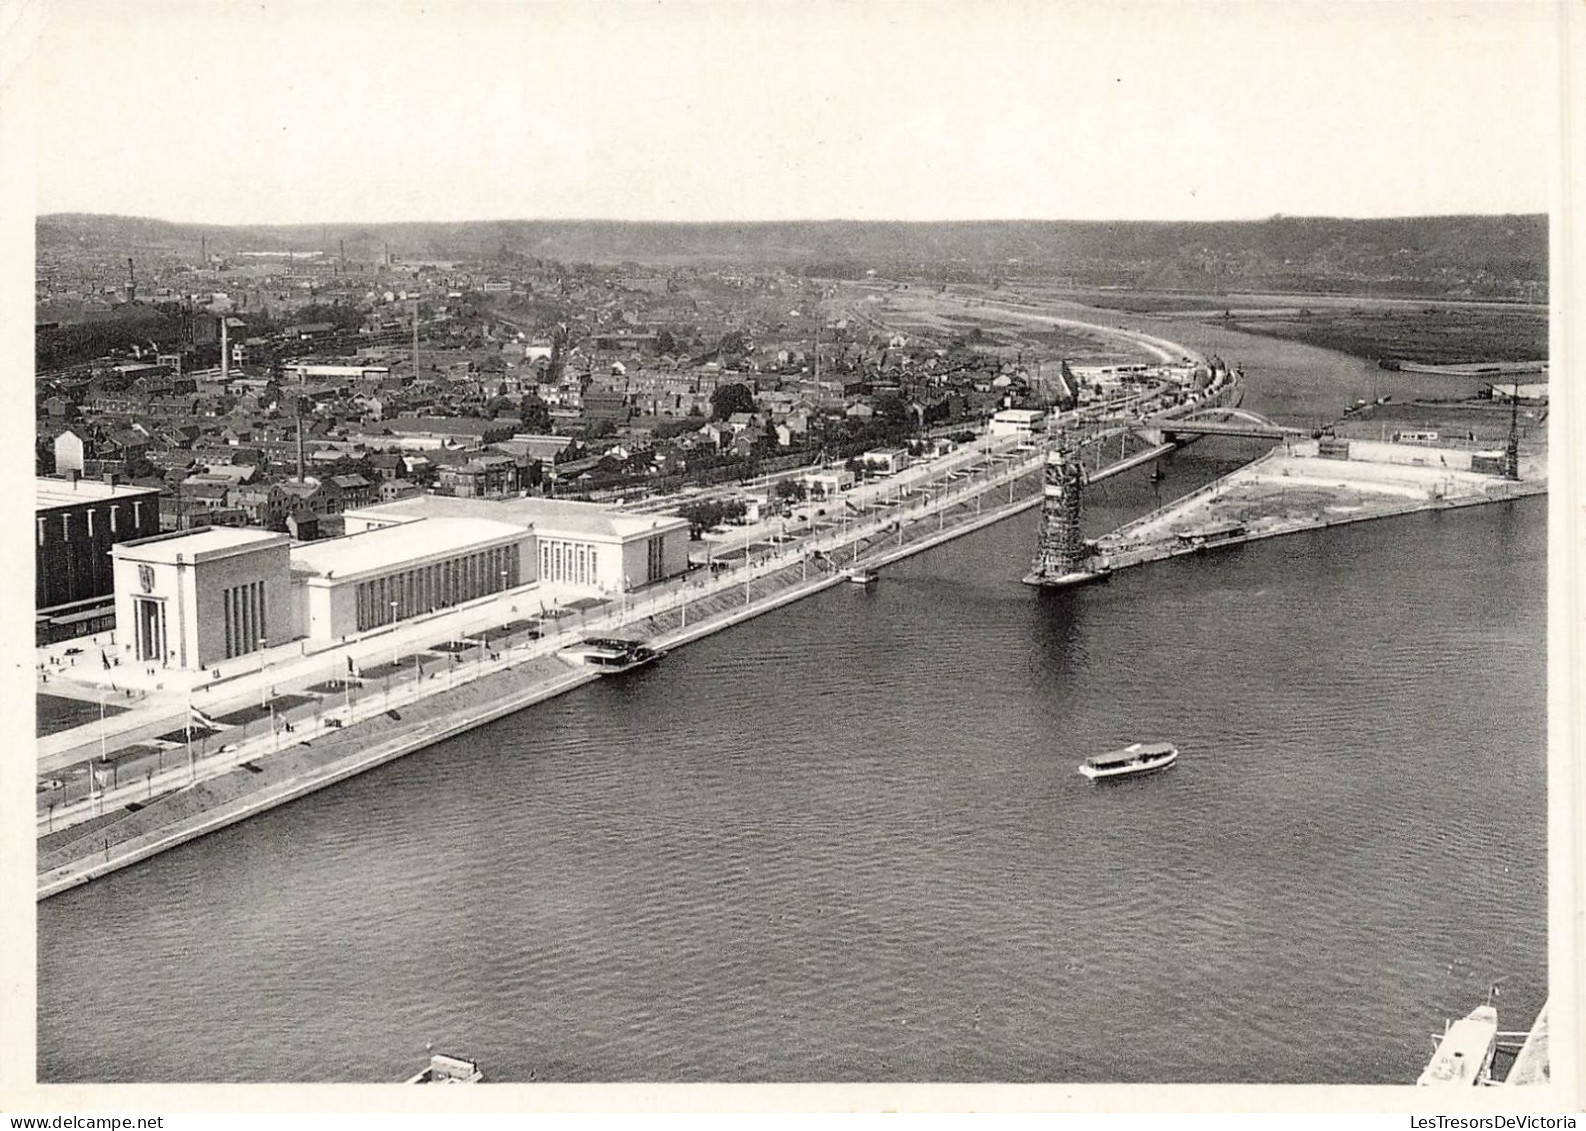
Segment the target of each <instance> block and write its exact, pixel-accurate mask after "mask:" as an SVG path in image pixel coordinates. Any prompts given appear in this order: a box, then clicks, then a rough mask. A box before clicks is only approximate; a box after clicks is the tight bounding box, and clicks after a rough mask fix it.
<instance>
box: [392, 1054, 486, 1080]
mask: <svg viewBox="0 0 1586 1131" xmlns="http://www.w3.org/2000/svg"><path fill="white" fill-rule="evenodd" d="M484 1078H485V1074H484V1073H483V1072H482V1071H480V1069H479V1065H478V1063H476V1062H475V1061H472V1060H464V1059H463V1058H462V1057H459V1056H447V1055H445V1054H444V1053H438V1052H437V1053H431V1054H430V1066H429V1067H428V1068H426V1069H424V1071H422V1072H420V1073H419V1074H418V1075H417V1076H413V1077H410V1078H409V1079H408V1083H409V1084H478V1083H479V1082H481V1081H482V1080H484Z"/></svg>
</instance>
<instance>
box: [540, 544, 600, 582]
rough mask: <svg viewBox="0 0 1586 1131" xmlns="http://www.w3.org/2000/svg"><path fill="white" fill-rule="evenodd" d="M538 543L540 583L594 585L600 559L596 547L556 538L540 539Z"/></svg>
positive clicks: (597, 576) (598, 574)
mask: <svg viewBox="0 0 1586 1131" xmlns="http://www.w3.org/2000/svg"><path fill="white" fill-rule="evenodd" d="M539 541H540V580H541V581H562V582H568V583H570V584H573V585H593V584H595V582H596V579H597V578H599V576H600V557H599V553H598V551H597V550H596V547H594V546H593V545H591V544H590V543H588V542H566V541H562V540H561V539H558V538H541V539H540V540H539Z"/></svg>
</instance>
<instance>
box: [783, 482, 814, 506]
mask: <svg viewBox="0 0 1586 1131" xmlns="http://www.w3.org/2000/svg"><path fill="white" fill-rule="evenodd" d="M808 494H809V492H808V491H807V490H806V489H805V487H804V484H803V483H800V482H799V481H798V480H797V479H784V480H782V481H781V482H779V483H778V484H777V485H776V495H777V498H779V499H791V500H793V501H794V502H796V503H802V502H803V501H804V499H805V497H806V496H807V495H808Z"/></svg>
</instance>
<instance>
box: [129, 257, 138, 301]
mask: <svg viewBox="0 0 1586 1131" xmlns="http://www.w3.org/2000/svg"><path fill="white" fill-rule="evenodd" d="M137 297H138V277H137V275H136V274H135V273H134V272H133V270H132V260H131V259H130V258H128V260H127V301H128V302H131V301H132V300H133V299H135V298H137Z"/></svg>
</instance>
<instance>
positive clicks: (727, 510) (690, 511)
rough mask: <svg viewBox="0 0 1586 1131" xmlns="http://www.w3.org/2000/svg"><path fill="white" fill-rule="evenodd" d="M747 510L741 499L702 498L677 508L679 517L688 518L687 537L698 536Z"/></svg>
mask: <svg viewBox="0 0 1586 1131" xmlns="http://www.w3.org/2000/svg"><path fill="white" fill-rule="evenodd" d="M748 511H749V508H748V506H747V505H746V504H745V503H744V501H743V500H742V499H720V500H718V499H704V500H701V501H699V502H695V503H684V504H683V505H682V506H680V507H678V508H677V514H678V517H679V518H686V519H687V520H688V528H689V535H688V536H689V537H690V538H698V537H700V536H701V535H702V534H704V533H705V532H706V531H707V530H710V529H711V528H712V527H716V526H720V525H721V524H722V523H723V522H731V521H734V520H736V519H740V518H742V517H743V516H744V515H745V514H747V513H748Z"/></svg>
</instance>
